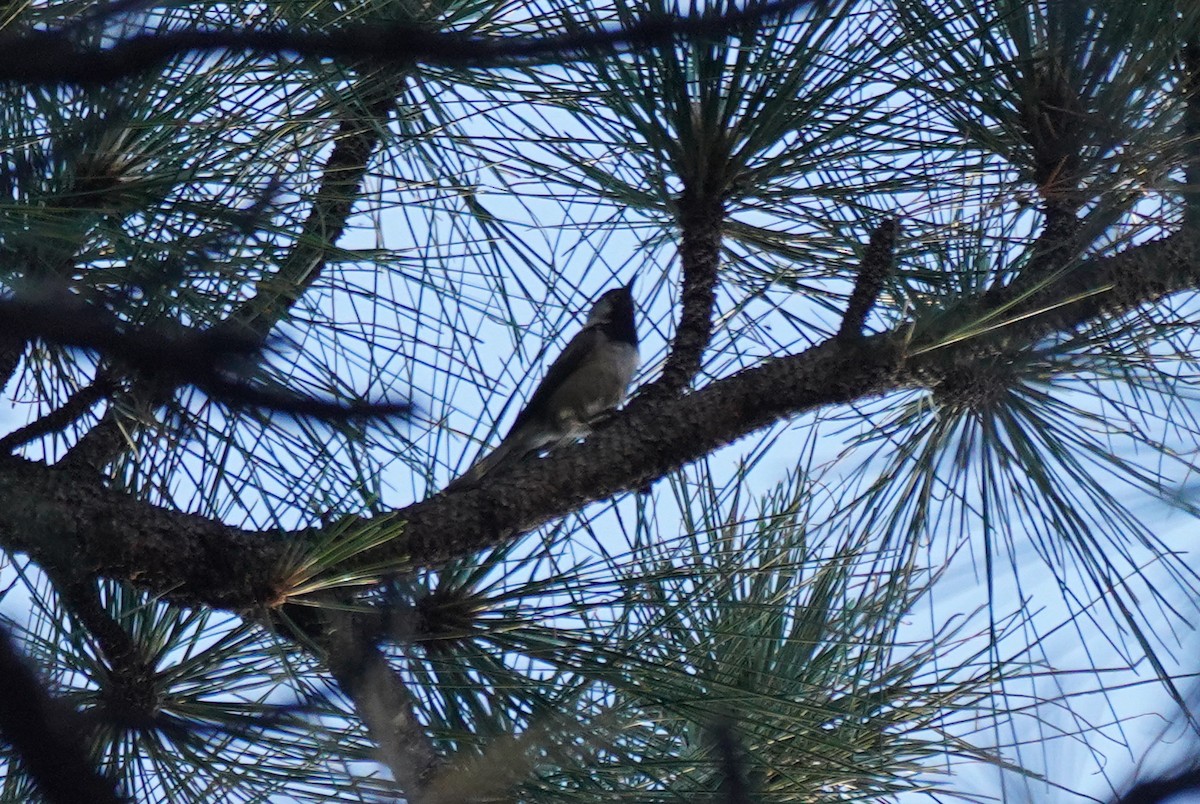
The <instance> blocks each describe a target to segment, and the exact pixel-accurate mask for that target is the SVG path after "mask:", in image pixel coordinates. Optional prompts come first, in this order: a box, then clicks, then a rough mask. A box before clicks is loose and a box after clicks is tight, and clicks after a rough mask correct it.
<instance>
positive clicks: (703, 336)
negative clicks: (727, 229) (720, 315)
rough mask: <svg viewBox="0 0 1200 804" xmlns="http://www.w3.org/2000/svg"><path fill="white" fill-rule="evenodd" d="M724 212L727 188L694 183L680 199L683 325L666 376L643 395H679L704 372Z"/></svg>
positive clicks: (674, 339)
mask: <svg viewBox="0 0 1200 804" xmlns="http://www.w3.org/2000/svg"><path fill="white" fill-rule="evenodd" d="M724 218H725V205H724V200H723V194H722V193H721V192H718V191H715V190H714V191H709V192H705V188H704V187H700V188H691V187H689V188H688V189H686V190H685V191H684V193H683V196H682V197H681V198H680V200H679V228H680V233H681V237H680V244H679V262H680V266H681V271H682V273H683V288H682V291H681V293H680V296H681V305H680V306H681V309H680V312H679V325H678V326H677V327H676V328H675V335H674V337H673V338H672V339H671V348H670V350H669V352H668V354H667V360H666V364H665V365H664V366H663V373H662V376H661V377H659V378H658V379H657V380H656V381H655V382H654V383H652V384H651V385H649V386H647V387H646V388H644V389H643V390H642V394H643V395H646V396H649V397H654V396H660V395H661V396H674V395H676V394H679V393H681V392H682V391H683V390H684V389H685V388H687V387H688V386H689V385H690V384H691V382H692V380H693V379H695V377H696V375H697V374H699V373H700V366H701V362H702V360H703V357H704V350H705V348H706V347H707V346H708V342H709V340H711V338H712V315H713V306H714V304H715V303H716V287H717V272H718V269H719V268H720V263H721V225H722V223H723V221H724Z"/></svg>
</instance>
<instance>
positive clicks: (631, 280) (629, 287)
mask: <svg viewBox="0 0 1200 804" xmlns="http://www.w3.org/2000/svg"><path fill="white" fill-rule="evenodd" d="M636 281H637V274H634V275H633V276H631V277H630V278H629V282H628V284H626V285H625V290H627V291H629V293H630V295H632V294H633V283H634V282H636Z"/></svg>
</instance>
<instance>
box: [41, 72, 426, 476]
mask: <svg viewBox="0 0 1200 804" xmlns="http://www.w3.org/2000/svg"><path fill="white" fill-rule="evenodd" d="M395 82H398V83H399V84H400V85H401V86H400V88H399V89H397V88H396V86H395ZM389 83H390V84H391V89H390V91H385V90H384V85H385V84H389ZM402 88H403V82H402V81H399V79H397V78H396V77H395V76H391V75H382V76H378V75H377V76H372V77H369V78H364V79H363V80H362V81H361V82H360V90H361V91H362V92H363V93H364V94H365V95H366V98H367V102H366V109H365V116H364V118H359V117H357V116H354V115H353V114H348V115H347V117H346V118H345V119H343V120H342V122H341V123H340V124H339V126H338V132H337V136H336V137H335V140H334V142H335V145H334V147H333V150H332V151H331V152H330V154H329V158H328V159H327V160H326V162H325V165H324V167H323V168H322V173H321V182H320V185H319V186H318V188H317V192H316V194H315V195H314V196H313V203H312V208H311V209H310V210H309V214H308V216H307V217H306V218H305V221H304V224H303V225H302V226H301V229H300V234H299V236H298V237H297V238H296V243H295V245H294V246H293V248H292V250H291V251H290V252H289V254H288V256H287V258H286V259H285V260H284V261H283V262H282V263H281V265H280V267H279V270H278V271H277V272H275V273H273V274H271V275H270V276H269V277H266V278H264V279H262V280H260V281H259V282H258V283H257V284H256V286H255V288H254V293H253V295H252V296H251V297H250V298H249V299H248V300H247V301H246V302H244V303H243V304H242V305H241V306H240V307H239V308H238V309H236V310H234V311H233V313H232V314H231V315H230V316H229V318H228V319H226V320H225V321H224V322H223V323H222V324H220V325H218V326H217V327H216V328H215V335H216V336H218V337H221V336H240V337H246V335H247V334H249V335H251V336H253V337H254V338H256V339H257V341H258V343H259V345H260V346H261V345H262V343H264V342H265V341H266V338H267V336H268V335H269V333H270V331H271V329H272V327H274V326H275V325H276V324H278V323H279V322H280V321H282V320H283V319H284V318H285V317H286V316H287V314H288V312H289V311H290V310H291V309H292V307H293V306H294V305H295V303H296V301H297V300H299V299H300V297H301V296H303V295H304V291H306V290H307V289H308V288H309V287H310V286H311V285H312V283H313V282H314V281H316V279H317V278H318V277H319V276H320V275H321V273H322V271H323V270H324V268H325V264H326V261H327V259H328V254H329V251H330V249H332V248H333V246H334V245H335V244H336V243H337V241H338V240H339V239H340V238H341V236H342V234H343V233H344V232H345V229H346V221H347V220H348V219H349V217H350V213H351V211H352V210H353V206H354V203H355V201H357V200H358V198H359V196H360V195H361V192H362V182H363V179H364V178H365V177H366V173H367V167H368V165H369V164H370V161H371V158H372V157H373V156H374V154H375V152H376V151H377V150H378V148H379V145H380V143H381V141H382V140H381V131H382V130H383V129H384V127H385V126H386V125H387V120H388V117H389V115H390V114H391V111H392V109H393V108H394V107H395V104H396V99H397V98H398V97H399V96H400V92H401V91H402ZM177 389H178V384H177V383H175V382H172V381H170V379H169V378H165V377H160V376H153V375H149V376H147V375H143V376H142V377H141V378H140V381H139V382H137V383H136V384H135V387H134V388H133V390H131V391H130V392H128V393H127V394H124V395H123V397H122V398H120V399H119V400H117V401H118V404H114V405H110V406H109V409H108V411H107V412H106V413H105V415H104V416H103V417H102V418H101V420H100V421H99V422H97V424H96V426H95V427H93V428H92V429H91V430H89V431H88V432H87V433H85V434H84V435H83V437H82V438H80V440H79V441H78V442H77V443H76V444H75V446H74V447H73V448H72V449H71V450H70V451H69V452H68V453H67V455H66V456H65V457H64V458H63V460H62V461H60V463H61V465H62V466H63V467H64V468H67V469H78V468H82V467H91V468H94V469H99V468H100V467H103V466H106V465H107V464H108V463H110V462H111V461H113V460H115V459H116V458H117V456H119V455H120V454H121V453H122V452H124V451H125V450H126V449H127V448H128V445H129V431H130V430H134V429H136V428H137V427H138V426H139V424H138V422H136V421H131V420H130V419H129V418H128V417H127V416H126V415H125V414H124V413H123V411H124V410H129V409H134V410H154V409H155V408H158V407H161V406H162V405H165V404H167V403H169V402H170V401H171V399H172V398H173V397H174V395H175V392H176V390H177Z"/></svg>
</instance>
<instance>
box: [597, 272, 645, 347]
mask: <svg viewBox="0 0 1200 804" xmlns="http://www.w3.org/2000/svg"><path fill="white" fill-rule="evenodd" d="M633 316H634V305H633V280H632V279H631V280H629V284H627V285H625V286H624V287H620V288H613V289H612V290H609V291H605V293H604V295H603V296H601V297H600V298H599V299H597V300H596V303H595V304H593V305H592V309H591V312H589V313H588V317H587V322H588V324H589V325H597V324H598V325H600V326H603V327H604V329H605V331H607V332H608V333H609V335H610V337H612V338H615V339H619V340H622V341H625V342H626V343H632V344H633V345H635V346H636V345H637V327H636V326H635V323H634V317H633Z"/></svg>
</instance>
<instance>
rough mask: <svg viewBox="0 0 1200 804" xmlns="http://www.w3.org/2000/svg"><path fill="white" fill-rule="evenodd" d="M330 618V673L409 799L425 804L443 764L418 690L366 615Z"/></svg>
mask: <svg viewBox="0 0 1200 804" xmlns="http://www.w3.org/2000/svg"><path fill="white" fill-rule="evenodd" d="M326 617H327V619H328V623H327V624H326V628H325V633H324V634H323V635H322V636H321V637H320V645H321V647H322V648H324V653H325V657H324V658H325V661H326V663H327V664H328V666H329V671H330V673H331V674H332V675H333V677H334V679H335V680H336V681H337V683H338V686H339V687H341V689H342V692H344V693H345V694H346V696H347V697H348V698H349V699H350V700H351V701H352V702H353V703H354V709H355V711H356V712H357V713H358V716H359V718H361V719H362V721H363V723H365V724H366V726H367V730H368V731H369V732H370V734H371V738H372V739H373V740H375V742H376V744H377V745H378V746H379V758H380V759H381V760H382V761H383V763H384V764H386V765H387V766H388V768H389V769H390V770H391V771H392V776H393V777H394V778H395V779H396V783H397V784H398V785H399V786H400V788H401V790H402V791H403V792H404V798H405V800H406V801H411V802H413V804H421V802H423V801H424V800H425V795H424V793H425V790H426V788H427V787H428V785H429V782H430V781H431V780H432V779H433V777H434V775H435V774H436V772H437V770H438V767H439V765H440V763H439V761H438V756H437V753H436V751H435V750H434V748H433V743H432V742H430V740H429V736H428V735H427V734H426V733H425V729H424V727H423V726H422V725H421V722H420V721H419V720H418V719H417V716H416V713H415V711H414V709H413V697H412V694H411V693H410V692H409V691H408V687H407V686H406V685H405V684H404V680H403V679H402V678H401V677H400V675H399V674H398V673H397V672H396V671H395V670H393V669H392V667H391V666H390V665H389V664H388V660H387V657H386V656H384V654H383V652H382V651H381V650H380V649H379V647H378V645H377V644H376V640H375V638H374V637H373V636H372V632H370V631H368V630H367V629H366V628H365V627H364V619H365V618H360V617H357V616H356V615H355V614H354V613H353V612H345V611H338V610H336V609H330V610H328V611H327V612H326Z"/></svg>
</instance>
